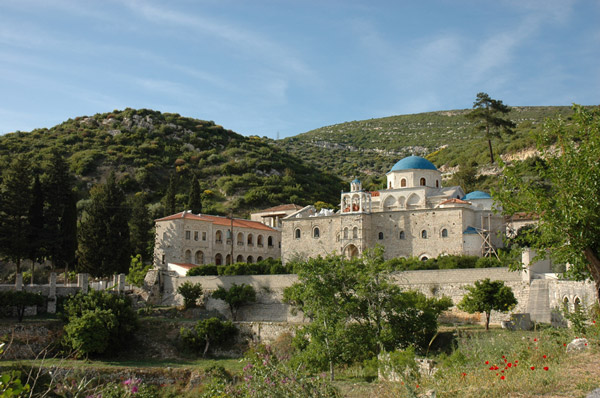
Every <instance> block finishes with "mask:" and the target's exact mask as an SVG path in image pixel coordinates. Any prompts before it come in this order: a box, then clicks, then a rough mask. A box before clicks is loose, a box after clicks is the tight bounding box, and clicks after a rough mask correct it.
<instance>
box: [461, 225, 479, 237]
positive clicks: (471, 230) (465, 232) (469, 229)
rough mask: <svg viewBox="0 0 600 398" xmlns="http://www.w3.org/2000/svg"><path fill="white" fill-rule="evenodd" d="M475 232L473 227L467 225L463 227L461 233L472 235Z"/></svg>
mask: <svg viewBox="0 0 600 398" xmlns="http://www.w3.org/2000/svg"><path fill="white" fill-rule="evenodd" d="M476 233H477V230H476V229H475V228H473V227H467V229H465V230H464V231H463V234H465V235H474V234H476Z"/></svg>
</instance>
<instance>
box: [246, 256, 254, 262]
mask: <svg viewBox="0 0 600 398" xmlns="http://www.w3.org/2000/svg"><path fill="white" fill-rule="evenodd" d="M246 262H247V263H248V264H252V263H253V262H254V259H253V258H252V256H248V261H246Z"/></svg>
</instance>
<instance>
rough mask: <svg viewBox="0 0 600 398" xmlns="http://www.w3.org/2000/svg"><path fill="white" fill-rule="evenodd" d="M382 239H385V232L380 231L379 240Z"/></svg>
mask: <svg viewBox="0 0 600 398" xmlns="http://www.w3.org/2000/svg"><path fill="white" fill-rule="evenodd" d="M382 239H383V232H380V233H379V240H382Z"/></svg>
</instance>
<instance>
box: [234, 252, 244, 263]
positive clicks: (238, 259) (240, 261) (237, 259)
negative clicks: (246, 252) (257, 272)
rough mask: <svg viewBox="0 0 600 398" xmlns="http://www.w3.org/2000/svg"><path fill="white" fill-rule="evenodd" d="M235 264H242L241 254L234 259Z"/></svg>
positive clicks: (242, 257)
mask: <svg viewBox="0 0 600 398" xmlns="http://www.w3.org/2000/svg"><path fill="white" fill-rule="evenodd" d="M235 262H236V263H243V262H244V256H242V255H241V254H240V255H239V256H237V258H236V259H235Z"/></svg>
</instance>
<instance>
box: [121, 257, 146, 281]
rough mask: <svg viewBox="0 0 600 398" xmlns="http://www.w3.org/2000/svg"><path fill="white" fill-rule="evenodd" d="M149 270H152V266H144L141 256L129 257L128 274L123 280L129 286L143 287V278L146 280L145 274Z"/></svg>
mask: <svg viewBox="0 0 600 398" xmlns="http://www.w3.org/2000/svg"><path fill="white" fill-rule="evenodd" d="M150 268H152V264H148V265H144V263H143V262H142V256H140V255H139V254H138V255H137V256H135V257H134V256H131V263H130V265H129V273H128V274H127V276H126V277H125V280H126V281H127V283H129V284H131V285H134V286H137V287H142V286H144V278H146V274H147V273H148V271H149V270H150Z"/></svg>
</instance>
